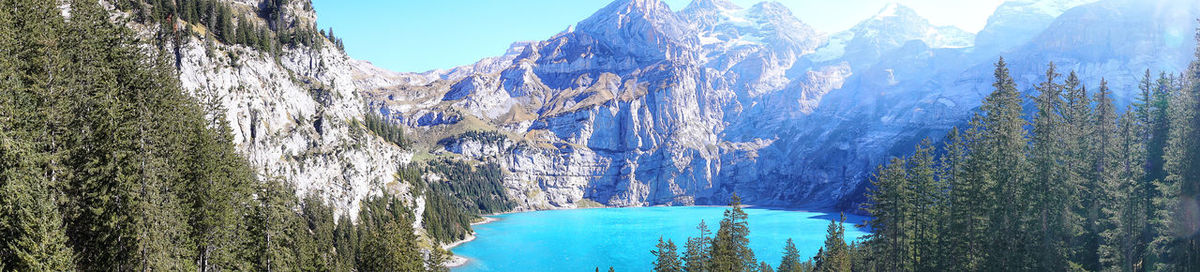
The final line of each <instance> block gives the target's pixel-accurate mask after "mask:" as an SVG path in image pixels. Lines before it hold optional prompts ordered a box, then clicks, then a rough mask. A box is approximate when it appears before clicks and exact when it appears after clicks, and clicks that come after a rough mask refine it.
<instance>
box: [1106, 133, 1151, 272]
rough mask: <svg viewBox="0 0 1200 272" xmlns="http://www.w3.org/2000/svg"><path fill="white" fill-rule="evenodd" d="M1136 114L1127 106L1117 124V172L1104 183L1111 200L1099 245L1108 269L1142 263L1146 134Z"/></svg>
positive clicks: (1128, 268) (1135, 267)
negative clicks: (1142, 183) (1101, 240)
mask: <svg viewBox="0 0 1200 272" xmlns="http://www.w3.org/2000/svg"><path fill="white" fill-rule="evenodd" d="M1135 115H1137V114H1136V113H1135V112H1134V111H1133V110H1132V109H1131V110H1127V111H1126V113H1125V114H1123V115H1122V116H1121V118H1120V121H1119V123H1120V125H1118V126H1117V128H1118V129H1119V130H1120V131H1119V138H1118V143H1116V144H1117V147H1116V148H1115V151H1116V153H1115V155H1117V156H1118V158H1116V161H1117V163H1118V165H1117V168H1118V169H1115V171H1117V174H1116V176H1115V177H1114V178H1113V179H1111V180H1110V183H1107V184H1105V187H1104V189H1105V190H1106V191H1108V192H1111V195H1112V199H1111V203H1110V204H1109V205H1107V206H1106V207H1105V208H1104V209H1103V212H1104V218H1105V219H1106V220H1105V221H1104V222H1102V223H1104V225H1105V226H1106V229H1105V231H1104V232H1102V233H1101V236H1102V238H1103V243H1102V244H1101V246H1100V261H1101V264H1102V265H1103V267H1102V269H1104V270H1107V271H1137V270H1138V269H1139V265H1140V264H1141V263H1143V261H1142V254H1143V250H1142V249H1141V248H1142V247H1143V245H1142V233H1143V232H1144V231H1145V229H1146V220H1147V215H1146V214H1145V213H1144V211H1145V207H1142V205H1143V204H1145V202H1144V201H1143V200H1142V199H1141V198H1142V197H1143V192H1140V190H1141V189H1142V188H1141V186H1140V184H1141V181H1142V179H1143V178H1144V176H1145V173H1144V162H1145V158H1144V151H1145V148H1144V147H1143V146H1142V145H1143V144H1144V142H1142V138H1143V136H1142V135H1141V134H1140V126H1139V125H1137V123H1136V122H1137V119H1138V118H1139V117H1136V116H1135Z"/></svg>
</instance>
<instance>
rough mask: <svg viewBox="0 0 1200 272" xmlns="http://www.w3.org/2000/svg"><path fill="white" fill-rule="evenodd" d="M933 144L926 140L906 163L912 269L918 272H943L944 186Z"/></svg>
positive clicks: (917, 147)
mask: <svg viewBox="0 0 1200 272" xmlns="http://www.w3.org/2000/svg"><path fill="white" fill-rule="evenodd" d="M933 153H934V148H933V143H932V142H931V141H930V140H929V139H924V140H922V141H921V143H919V144H918V145H917V146H916V150H915V151H914V152H913V155H912V157H910V158H909V159H908V160H907V161H906V164H907V165H906V166H905V168H906V172H907V174H906V176H907V179H908V181H907V184H908V186H909V187H910V188H911V191H912V197H913V198H912V199H911V200H912V202H913V204H912V205H911V207H912V208H913V209H914V210H913V213H912V216H913V218H912V219H911V220H910V221H911V224H910V226H909V227H911V228H912V235H913V236H912V237H913V252H912V255H913V266H914V268H915V269H917V270H919V271H933V270H941V269H940V265H939V261H940V259H941V258H943V257H941V253H940V251H941V250H940V243H941V240H940V239H941V237H940V235H939V234H938V232H939V226H940V225H941V223H940V219H941V218H943V217H944V216H943V215H942V213H943V209H942V208H943V207H944V206H943V205H941V204H942V202H943V201H944V199H945V198H946V196H945V195H944V193H945V190H944V187H943V186H942V185H941V184H940V183H939V181H938V180H937V169H936V167H935V165H934V158H933V156H934V155H933Z"/></svg>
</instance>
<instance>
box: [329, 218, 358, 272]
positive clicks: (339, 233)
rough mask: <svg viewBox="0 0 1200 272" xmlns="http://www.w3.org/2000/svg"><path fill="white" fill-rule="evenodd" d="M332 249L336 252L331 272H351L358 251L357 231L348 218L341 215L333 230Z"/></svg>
mask: <svg viewBox="0 0 1200 272" xmlns="http://www.w3.org/2000/svg"><path fill="white" fill-rule="evenodd" d="M333 247H334V251H336V252H337V255H336V258H335V260H334V269H333V271H353V270H354V267H355V260H356V257H355V252H357V251H358V231H357V228H355V227H354V223H353V222H350V216H348V215H345V214H343V215H342V216H341V217H340V218H338V221H337V227H336V228H335V229H334V230H333Z"/></svg>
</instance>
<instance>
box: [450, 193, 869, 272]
mask: <svg viewBox="0 0 1200 272" xmlns="http://www.w3.org/2000/svg"><path fill="white" fill-rule="evenodd" d="M725 209H726V208H725V207H642V208H605V209H578V210H556V211H537V212H525V213H513V214H504V215H498V216H494V218H496V219H499V221H497V222H492V223H488V224H483V225H477V226H475V231H476V234H477V236H478V237H477V238H476V239H475V240H474V241H471V242H468V243H465V244H463V245H461V246H459V247H456V248H454V249H453V251H454V252H455V253H456V254H459V255H462V256H464V257H467V258H468V259H470V261H469V262H468V263H467V264H466V265H464V266H461V267H458V268H455V269H453V271H455V272H476V271H592V270H593V269H594V268H595V267H601V269H600V270H601V271H606V270H607V268H608V267H609V266H612V267H614V268H615V269H616V271H649V270H650V267H651V263H652V262H653V261H654V256H653V255H651V254H650V250H652V249H654V248H655V247H654V245H655V244H656V243H657V242H658V237H659V236H662V237H663V239H671V240H673V241H674V242H675V244H676V245H677V246H678V247H679V251H680V252H683V244H684V242H685V241H687V240H686V238H687V237H688V236H696V235H697V231H696V225H697V224H699V223H700V220H701V219H704V222H705V224H707V225H708V227H709V229H710V230H712V232H713V233H716V230H717V228H718V226H719V222H720V220H721V215H722V213H723V212H724V211H725ZM745 211H746V213H747V214H748V215H749V218H750V220H749V222H750V247H751V248H753V249H754V254H755V257H757V258H758V260H759V261H760V262H761V261H766V262H767V263H769V264H771V266H777V265H778V263H779V259H780V258H781V257H782V255H783V254H782V252H783V246H784V243H785V241H786V240H787V239H788V238H789V237H790V238H792V239H793V240H795V242H796V247H797V248H798V249H799V250H800V253H801V255H802V256H803V257H805V258H808V257H812V255H814V254H816V252H817V249H818V248H820V247H821V246H823V245H824V242H825V230H826V228H827V227H828V225H829V220H830V219H836V218H837V217H838V215H837V214H829V213H820V212H801V211H785V210H773V209H757V208H748V209H745ZM862 220H863V217H859V216H851V215H847V220H846V239H847V240H853V239H856V238H858V237H862V236H864V235H866V234H867V232H866V230H863V229H857V228H855V227H854V224H855V223H859V222H862Z"/></svg>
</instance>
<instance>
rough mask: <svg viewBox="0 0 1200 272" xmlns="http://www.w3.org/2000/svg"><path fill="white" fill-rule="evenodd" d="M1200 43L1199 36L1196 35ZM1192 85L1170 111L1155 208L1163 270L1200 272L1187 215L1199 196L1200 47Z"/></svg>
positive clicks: (1197, 243)
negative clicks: (1164, 161) (1194, 271)
mask: <svg viewBox="0 0 1200 272" xmlns="http://www.w3.org/2000/svg"><path fill="white" fill-rule="evenodd" d="M1197 40H1200V33H1198V34H1197ZM1187 73H1188V75H1187V77H1186V78H1187V79H1188V82H1187V84H1189V86H1186V88H1183V89H1182V90H1181V91H1180V92H1179V94H1178V95H1175V96H1174V97H1173V98H1174V99H1172V101H1171V104H1170V105H1169V106H1168V107H1169V109H1170V113H1169V114H1170V135H1169V138H1168V142H1167V146H1166V148H1165V149H1164V150H1166V154H1165V158H1166V165H1165V167H1164V169H1165V171H1166V174H1167V176H1166V178H1165V179H1164V180H1163V181H1162V182H1161V183H1160V184H1158V186H1157V187H1158V191H1159V193H1158V199H1157V200H1156V202H1155V205H1156V206H1157V207H1158V208H1159V209H1161V210H1159V211H1158V212H1159V213H1158V214H1156V216H1155V221H1156V222H1155V225H1156V230H1155V231H1156V232H1157V233H1156V238H1155V239H1154V241H1153V242H1152V246H1153V247H1154V248H1153V250H1154V254H1155V255H1157V256H1156V259H1158V262H1157V263H1156V267H1154V269H1160V270H1179V271H1192V270H1200V240H1198V239H1200V238H1198V237H1197V236H1196V235H1192V234H1191V233H1192V231H1190V230H1195V229H1200V222H1196V220H1194V219H1188V218H1192V217H1190V215H1188V211H1187V208H1186V207H1188V205H1187V204H1185V203H1188V202H1185V201H1186V200H1191V199H1195V198H1196V197H1197V194H1200V140H1197V139H1200V48H1198V49H1197V51H1196V60H1193V61H1192V64H1191V65H1190V66H1189V68H1188V71H1187Z"/></svg>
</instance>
